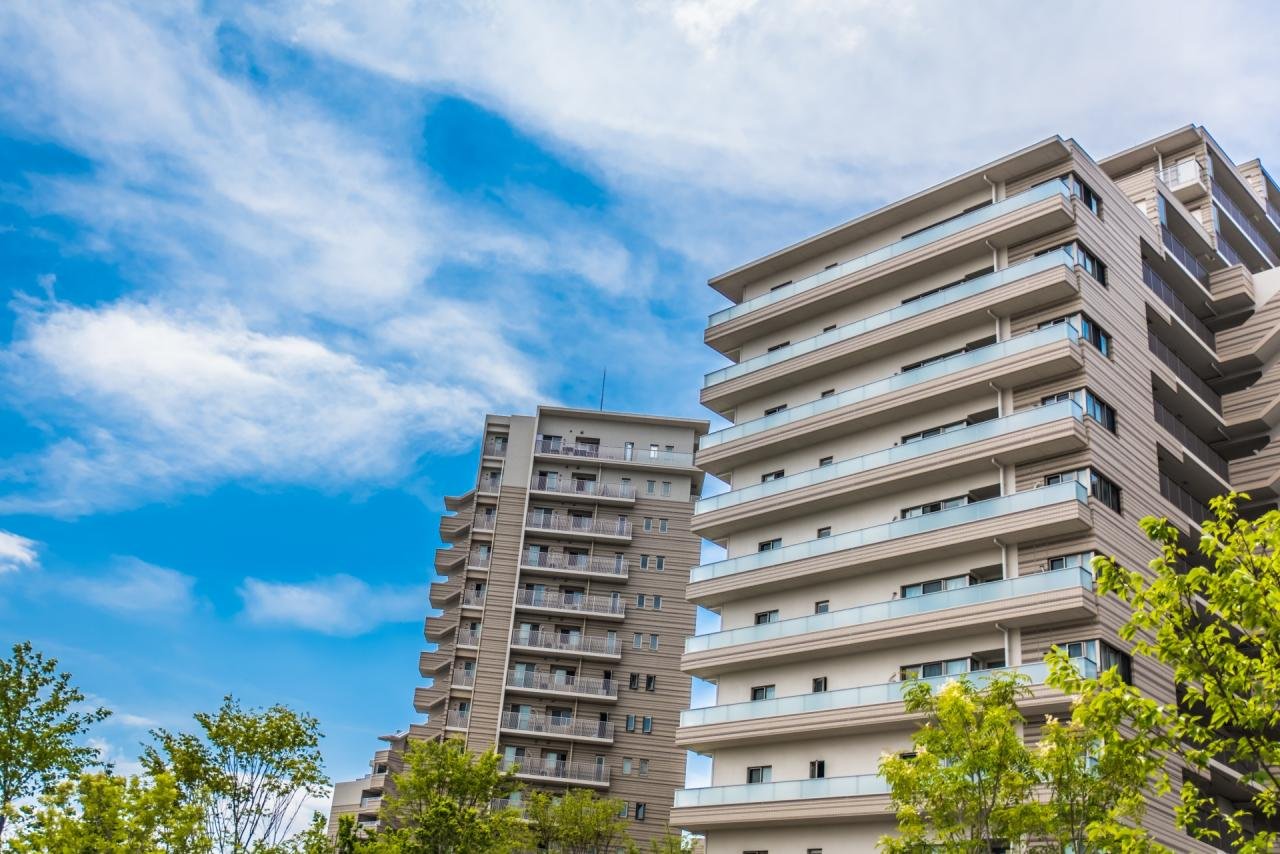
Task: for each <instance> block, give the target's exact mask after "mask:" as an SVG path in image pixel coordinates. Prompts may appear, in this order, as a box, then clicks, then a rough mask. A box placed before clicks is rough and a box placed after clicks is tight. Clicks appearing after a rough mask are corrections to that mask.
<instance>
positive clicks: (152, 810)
mask: <svg viewBox="0 0 1280 854" xmlns="http://www.w3.org/2000/svg"><path fill="white" fill-rule="evenodd" d="M10 850H12V851H13V852H14V854H46V853H47V852H55V854H73V852H74V853H75V854H206V852H210V851H212V850H213V846H212V843H211V841H210V840H209V837H208V836H207V835H206V834H205V832H204V815H203V813H202V811H201V810H200V808H199V807H198V806H197V805H194V804H189V803H185V802H184V801H183V799H182V795H181V793H180V791H179V790H178V786H177V784H176V783H175V782H174V780H173V778H172V777H170V776H168V775H160V776H158V777H154V778H149V779H147V778H141V777H128V778H125V777H118V776H115V775H113V774H106V773H97V774H83V775H81V776H80V777H79V778H78V779H76V780H64V781H62V782H61V783H59V784H57V785H56V786H54V787H52V788H51V789H49V790H48V791H47V792H45V793H44V794H43V795H41V797H40V800H39V806H38V807H37V808H36V809H34V810H33V811H32V815H31V820H30V821H29V822H27V823H26V825H25V826H24V827H23V828H22V830H20V831H19V833H18V835H17V836H16V837H15V838H14V839H13V840H12V841H11V842H10Z"/></svg>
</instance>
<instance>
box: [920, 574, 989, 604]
mask: <svg viewBox="0 0 1280 854" xmlns="http://www.w3.org/2000/svg"><path fill="white" fill-rule="evenodd" d="M972 581H973V579H971V578H970V577H969V576H968V575H953V576H951V577H949V578H932V579H930V580H928V581H921V582H920V583H919V584H904V585H902V598H903V599H911V598H914V597H916V596H924V595H925V594H927V593H941V592H942V591H944V590H956V589H958V588H960V587H968V586H969V585H970V584H971V583H972Z"/></svg>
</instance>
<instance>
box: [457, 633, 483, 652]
mask: <svg viewBox="0 0 1280 854" xmlns="http://www.w3.org/2000/svg"><path fill="white" fill-rule="evenodd" d="M453 645H454V646H456V647H466V648H468V649H475V648H476V647H478V646H480V630H479V629H459V630H458V638H457V640H455V641H454V644H453Z"/></svg>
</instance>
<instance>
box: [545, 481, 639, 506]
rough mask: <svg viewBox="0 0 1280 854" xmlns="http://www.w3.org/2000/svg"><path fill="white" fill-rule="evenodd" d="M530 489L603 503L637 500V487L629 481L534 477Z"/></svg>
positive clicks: (624, 502) (622, 502)
mask: <svg viewBox="0 0 1280 854" xmlns="http://www.w3.org/2000/svg"><path fill="white" fill-rule="evenodd" d="M529 491H530V492H537V493H541V494H544V495H555V496H564V497H569V498H578V499H582V500H584V501H587V500H590V501H599V502H601V503H615V504H634V503H635V500H636V488H635V487H634V486H632V485H631V484H629V483H602V482H600V481H598V480H580V479H576V478H565V477H554V478H553V477H545V476H537V477H534V478H533V479H532V480H531V481H530V482H529Z"/></svg>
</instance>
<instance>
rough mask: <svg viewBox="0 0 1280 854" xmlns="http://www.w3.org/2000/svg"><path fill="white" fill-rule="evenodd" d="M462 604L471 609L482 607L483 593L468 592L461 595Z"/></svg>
mask: <svg viewBox="0 0 1280 854" xmlns="http://www.w3.org/2000/svg"><path fill="white" fill-rule="evenodd" d="M462 604H463V605H469V606H471V607H472V608H482V607H484V591H483V590H481V591H479V592H477V591H475V590H468V591H467V592H465V593H463V594H462Z"/></svg>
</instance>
